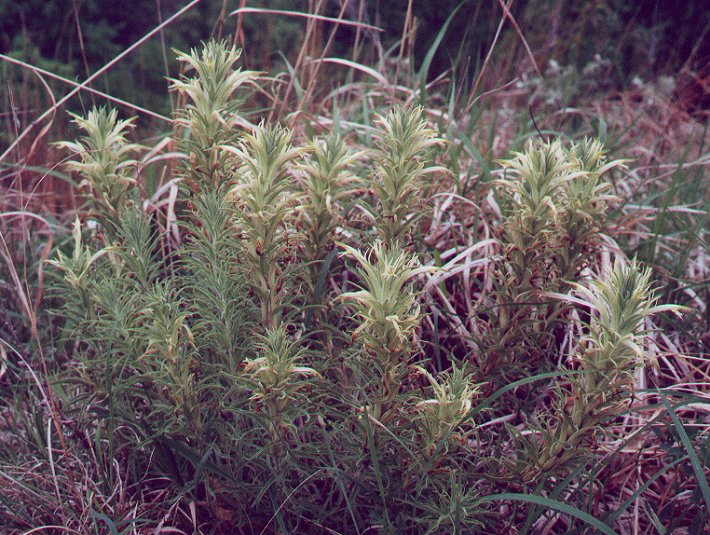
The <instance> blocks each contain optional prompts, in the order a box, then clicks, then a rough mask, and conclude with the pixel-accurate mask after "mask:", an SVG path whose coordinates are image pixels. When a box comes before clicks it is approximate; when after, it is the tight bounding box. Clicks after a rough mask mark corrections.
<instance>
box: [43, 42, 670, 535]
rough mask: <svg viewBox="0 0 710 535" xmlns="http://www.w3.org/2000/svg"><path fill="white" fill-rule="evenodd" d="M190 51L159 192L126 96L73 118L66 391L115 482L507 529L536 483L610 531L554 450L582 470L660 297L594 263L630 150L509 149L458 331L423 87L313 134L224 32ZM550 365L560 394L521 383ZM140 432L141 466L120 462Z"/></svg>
mask: <svg viewBox="0 0 710 535" xmlns="http://www.w3.org/2000/svg"><path fill="white" fill-rule="evenodd" d="M179 59H180V61H181V62H182V63H183V64H184V65H185V66H186V67H187V70H186V72H185V76H183V77H181V78H180V79H177V80H173V81H172V87H173V89H174V90H175V91H176V92H177V93H178V94H179V96H180V97H181V98H182V99H184V101H185V104H184V106H183V108H182V109H181V110H180V111H179V112H178V113H177V119H176V125H177V126H178V128H177V129H176V131H178V132H180V135H181V137H182V138H183V139H182V140H181V141H180V142H179V146H180V147H182V150H183V151H184V153H185V154H184V156H185V157H184V158H182V160H183V165H180V166H175V167H174V168H173V172H174V173H175V176H174V177H170V178H171V179H173V178H174V179H175V180H176V183H179V184H181V186H180V187H181V188H182V189H181V191H180V194H179V195H178V196H176V197H175V198H174V199H173V200H172V201H171V202H172V203H173V204H170V211H169V214H168V213H163V211H162V210H163V208H158V209H155V208H154V209H152V211H150V213H148V211H147V210H146V209H145V207H146V206H148V203H145V204H144V203H143V202H142V201H144V200H145V199H143V198H142V195H143V194H144V193H143V192H142V190H141V189H140V188H138V187H137V185H136V181H137V177H136V175H135V173H134V162H133V160H132V159H131V158H132V157H133V156H134V154H135V153H139V152H140V150H142V149H141V148H140V147H139V146H137V145H133V144H130V143H129V142H128V141H127V139H126V135H127V132H128V129H129V128H130V126H131V125H132V123H131V121H130V120H119V119H118V115H117V113H116V112H115V111H108V110H105V109H98V110H92V111H90V112H89V113H88V114H87V116H86V117H85V118H80V117H75V122H76V123H77V124H78V125H79V126H80V128H81V129H82V131H83V135H82V137H81V139H79V140H78V141H76V142H73V143H64V144H62V146H63V147H65V148H68V149H70V150H71V151H72V152H73V153H74V154H75V158H76V159H75V160H74V161H72V162H71V163H70V164H69V166H68V169H69V170H70V171H72V172H75V173H77V174H78V175H79V177H80V180H81V181H82V184H86V185H87V186H88V188H87V189H88V191H89V196H88V205H89V208H90V212H86V213H84V215H82V216H80V218H79V220H77V222H76V224H75V225H74V230H73V238H74V239H73V244H72V247H70V248H69V251H64V250H63V251H61V252H59V253H58V254H57V255H56V256H55V258H54V259H53V260H52V261H51V266H52V272H53V274H54V279H55V284H54V295H55V297H56V298H57V301H56V302H55V303H57V308H56V310H57V313H58V315H60V316H62V317H64V318H65V322H64V326H63V329H62V337H63V340H65V341H66V342H70V343H67V344H66V348H67V355H70V356H71V357H67V358H71V359H73V362H76V364H77V365H76V366H74V367H73V368H71V369H67V370H66V372H65V376H64V377H63V380H64V383H63V384H67V385H71V387H66V389H65V390H64V395H65V397H66V402H65V403H66V405H67V406H68V407H74V406H76V407H79V402H81V407H84V406H85V405H87V404H88V406H90V407H91V409H90V410H89V411H88V412H86V411H84V409H83V408H82V409H81V410H79V411H78V412H79V413H81V414H82V415H83V414H86V415H87V416H88V415H89V414H91V417H92V421H91V428H92V429H98V430H99V431H97V433H98V434H97V435H96V441H95V443H96V445H97V448H98V450H100V452H101V453H100V455H99V456H98V457H96V458H97V462H99V463H101V462H103V461H102V459H103V458H104V457H102V456H104V455H109V456H110V457H111V459H113V460H114V461H115V462H113V461H111V462H109V463H108V464H106V466H108V468H107V469H106V471H105V481H106V484H107V485H109V487H110V486H111V485H123V484H124V481H123V480H122V479H121V478H125V477H134V476H135V477H138V475H137V474H138V473H139V472H140V473H145V474H146V477H147V478H148V479H147V480H146V481H149V480H150V481H155V480H161V481H162V479H166V480H168V481H170V482H171V483H170V485H173V486H174V487H175V490H176V494H175V497H174V500H175V504H178V503H182V501H183V500H187V501H188V502H189V503H190V504H192V505H191V507H193V509H192V510H193V511H195V515H196V516H195V518H198V517H199V519H198V520H196V522H198V523H199V522H203V524H202V525H207V524H210V525H213V527H214V529H218V528H217V527H216V526H217V524H218V523H219V522H222V524H223V525H222V527H220V528H219V529H222V528H224V529H227V530H231V531H232V532H235V533H241V532H246V531H257V532H259V531H269V530H271V529H276V528H275V526H277V525H278V526H279V528H278V529H280V530H281V531H284V532H302V531H304V530H305V531H309V530H313V529H317V530H321V529H323V530H326V531H334V532H335V531H338V532H343V531H347V532H353V533H355V532H360V533H363V532H366V531H373V530H377V531H382V532H389V533H396V532H399V533H444V532H445V533H449V532H457V533H475V532H486V531H496V530H498V531H500V530H509V529H513V528H512V527H511V526H513V525H515V526H518V525H520V526H522V525H525V524H526V522H527V523H529V525H533V523H534V521H535V519H536V518H537V517H535V518H532V517H534V516H535V514H536V513H535V511H537V509H525V507H521V508H517V506H516V504H520V503H531V502H532V503H535V504H536V507H538V508H541V511H542V512H540V513H539V514H538V516H540V515H542V514H543V513H544V512H545V511H543V509H544V507H543V506H544V505H545V504H547V505H548V506H549V507H550V508H552V509H554V508H555V507H557V510H562V511H563V512H565V513H566V514H569V515H571V517H573V518H575V519H576V520H575V522H576V521H578V522H580V523H587V524H591V525H593V526H594V528H595V529H599V530H601V531H605V529H606V530H607V532H609V530H610V529H611V528H609V526H607V525H606V524H604V523H603V522H602V521H600V520H597V519H595V518H593V517H592V515H591V512H590V511H591V509H585V510H582V509H580V507H587V506H586V505H584V504H586V503H588V502H589V501H593V500H586V501H585V500H577V501H576V502H575V505H568V504H565V503H562V502H559V501H556V500H559V499H562V498H561V497H562V496H563V495H566V494H565V492H566V491H561V494H560V493H559V492H558V493H557V494H554V495H548V494H547V491H548V489H549V482H550V481H552V480H553V479H554V478H558V477H560V476H567V477H568V478H571V479H570V481H571V483H566V482H565V483H564V485H568V487H566V488H568V489H571V488H572V487H573V486H574V485H576V483H575V482H576V480H575V479H574V477H575V475H574V474H575V472H574V470H583V469H584V467H585V466H586V465H585V463H588V462H590V459H591V460H593V459H594V456H595V452H594V450H593V448H591V447H590V445H591V444H592V443H593V442H594V441H597V442H599V441H604V440H605V439H606V437H607V435H610V434H612V433H613V429H611V428H609V427H608V426H609V425H610V424H611V423H612V422H613V421H614V420H615V418H616V417H617V416H618V415H620V414H622V413H623V411H625V410H627V408H628V406H629V403H630V401H631V400H632V399H633V389H634V386H635V383H634V380H635V377H636V375H637V374H638V373H639V372H640V371H641V366H642V365H643V364H644V362H645V361H646V360H647V353H648V351H647V349H646V345H645V335H646V329H647V328H648V327H649V325H650V322H651V321H652V316H653V315H655V314H657V313H660V312H663V311H666V310H670V309H671V307H669V306H667V305H659V304H658V303H657V302H656V297H655V294H654V291H653V289H652V287H651V279H650V273H649V271H648V270H647V269H646V268H644V267H642V266H641V265H640V264H639V263H638V262H636V261H634V262H630V263H624V262H623V261H622V260H619V261H618V262H617V263H616V264H615V267H614V268H613V269H612V270H611V271H609V272H608V273H606V272H605V273H603V274H602V276H601V277H599V280H595V279H594V278H593V277H592V274H593V273H596V272H599V271H600V270H599V266H600V262H599V258H600V254H601V253H602V252H603V251H604V247H605V238H604V232H605V229H606V220H607V217H608V205H609V204H610V203H611V202H613V197H612V196H611V195H610V186H609V183H608V182H607V181H606V180H605V177H606V176H607V174H608V173H615V172H619V171H621V170H622V168H623V162H621V161H618V160H615V161H608V160H607V159H606V156H605V152H604V147H603V146H602V145H601V143H600V142H599V141H596V140H587V139H585V140H581V141H578V142H574V143H571V144H569V145H563V144H562V143H561V142H559V141H549V142H533V143H531V144H530V145H529V146H528V147H527V148H526V149H525V150H523V151H522V152H520V153H515V154H513V155H512V157H511V158H510V159H508V160H505V161H503V162H502V163H501V165H502V177H501V178H500V180H498V181H496V182H495V183H494V186H495V187H497V188H498V191H499V192H500V193H501V194H502V195H501V200H502V202H501V204H500V205H501V208H502V216H501V218H500V219H499V220H497V221H492V222H491V224H490V225H489V228H492V229H494V232H497V233H496V234H495V235H494V237H495V240H493V239H491V240H490V241H496V243H497V247H498V251H499V253H500V254H499V255H498V256H497V257H496V258H493V259H490V261H488V260H487V259H485V258H481V259H480V265H483V263H484V262H487V264H488V265H489V266H491V267H490V273H489V274H488V275H489V280H491V281H493V282H492V283H490V284H488V285H482V286H481V288H482V290H481V294H480V303H479V306H478V308H476V307H475V306H474V307H473V309H472V310H473V313H472V314H471V315H470V317H466V318H463V319H461V318H458V320H459V322H458V323H457V324H456V325H457V326H456V329H458V331H457V332H460V331H461V329H464V330H465V329H466V328H467V326H469V327H471V326H473V327H475V328H472V327H471V332H476V333H483V334H482V335H481V336H478V337H477V338H476V340H475V343H474V344H472V346H474V347H475V348H476V350H475V351H473V350H472V351H470V352H469V353H465V354H464V353H460V352H458V353H456V354H454V353H453V351H449V350H448V348H447V347H446V346H445V345H442V343H441V340H440V338H439V335H440V326H442V325H444V324H445V323H446V322H447V321H451V322H452V324H453V321H454V319H457V318H455V316H456V314H457V313H458V311H457V309H455V308H454V307H451V308H449V309H446V310H440V309H436V310H435V309H434V308H432V309H431V310H435V311H436V321H428V319H429V316H428V315H429V311H430V309H429V308H428V305H429V304H430V303H429V302H428V301H425V299H423V297H422V296H423V295H424V292H423V288H424V287H425V285H426V282H427V280H428V279H429V277H432V276H436V273H440V271H439V269H440V268H435V267H434V266H435V265H441V264H440V262H439V261H438V260H437V259H438V258H440V253H441V254H444V253H446V254H449V252H443V253H442V251H438V250H435V248H434V246H433V245H431V244H432V243H434V242H433V241H431V240H424V239H422V238H423V237H424V236H423V235H424V234H425V233H426V232H427V231H428V229H429V227H430V226H431V224H430V223H431V222H430V221H429V218H430V217H431V214H432V202H431V198H432V195H431V192H432V191H434V189H433V188H434V185H435V183H436V182H437V181H439V182H441V180H443V179H444V178H445V177H447V176H448V175H447V173H448V171H446V170H445V169H444V168H443V166H442V165H441V163H440V162H438V161H436V160H435V154H436V151H435V150H433V149H434V148H435V147H439V148H442V147H443V148H442V150H445V148H446V146H447V145H445V144H443V142H442V139H441V138H440V136H439V134H438V130H437V129H436V128H434V127H433V125H432V123H431V121H430V119H429V117H430V116H429V115H428V113H427V111H426V110H425V109H424V108H422V107H408V108H407V107H401V106H397V107H394V108H393V109H390V110H382V111H381V113H380V114H378V115H376V118H375V120H374V124H373V125H372V127H370V125H366V126H367V127H368V128H367V129H366V130H367V132H368V136H370V138H369V139H372V140H373V142H372V146H371V147H366V146H364V145H365V144H366V143H365V140H366V138H364V137H363V136H362V135H361V132H362V129H361V130H354V131H352V132H349V131H339V133H338V135H335V134H330V133H328V132H323V128H322V125H320V126H319V127H318V128H317V129H315V130H316V131H317V134H318V135H317V136H313V138H312V139H306V138H305V137H304V134H303V133H302V131H303V130H304V129H301V128H298V125H291V126H292V128H288V127H286V126H284V125H280V124H276V123H273V124H271V123H268V122H261V123H260V124H259V125H258V126H253V125H252V124H251V123H249V122H247V121H245V120H243V118H242V115H241V114H242V111H241V110H242V108H241V107H240V106H241V104H240V101H241V100H242V99H241V96H242V95H241V93H242V90H243V89H244V88H245V87H246V86H247V85H253V84H258V83H259V80H258V78H257V75H256V74H255V73H253V72H249V71H242V70H240V69H239V67H238V66H237V62H238V59H239V51H238V50H236V49H235V48H233V47H230V46H227V45H226V44H224V43H217V42H214V41H213V42H210V43H207V44H206V45H205V46H204V48H203V49H201V50H193V51H192V52H191V53H190V54H182V53H180V54H179ZM255 122H259V121H255ZM305 130H306V131H309V129H308V128H306V129H305ZM437 187H439V185H437ZM167 205H168V203H163V204H160V205H159V206H163V207H164V206H167ZM165 210H167V208H165ZM479 215H480V216H481V217H483V216H484V215H485V214H483V213H481V214H479ZM485 217H488V215H485ZM82 219H83V220H84V222H83V223H82V222H81V220H82ZM175 220H177V221H175ZM87 221H88V222H87ZM168 221H170V224H168ZM496 223H498V226H497V227H496ZM457 224H460V223H457ZM496 228H497V229H498V230H497V231H496V230H495V229H496ZM175 232H179V233H180V234H181V236H180V238H181V239H179V240H171V239H166V236H167V235H168V234H170V233H173V234H174V233H175ZM471 232H475V229H472V230H471ZM471 238H472V240H474V241H475V239H476V237H475V236H472V237H471ZM472 250H475V249H472ZM454 254H456V252H455V251H454ZM472 254H474V253H472ZM454 275H456V276H470V275H471V274H470V273H468V272H463V271H460V272H457V273H456V274H452V277H451V278H449V279H446V278H441V279H439V280H441V281H442V282H440V286H438V289H440V290H441V292H442V294H443V293H444V292H445V291H446V290H447V288H446V284H448V282H447V281H450V280H452V278H453V276H454ZM561 337H563V338H564V339H565V340H566V343H565V345H564V349H563V347H562V344H561V343H560V339H561ZM434 355H436V358H434ZM540 372H550V373H547V374H546V375H544V380H545V381H547V383H545V384H547V385H548V387H549V389H550V390H551V391H552V392H553V395H552V401H550V399H549V397H548V398H547V399H546V400H545V399H542V398H540V400H539V402H535V401H534V399H533V398H534V395H533V394H534V393H533V394H531V393H530V391H529V390H525V388H531V386H529V385H532V386H535V385H537V384H539V383H537V381H539V379H537V378H536V377H534V375H535V374H536V373H540ZM555 372H557V373H555ZM514 381H518V382H517V383H514ZM523 387H525V388H523ZM495 389H497V390H495ZM489 390H492V391H493V393H492V394H491V395H488V394H485V395H486V396H487V397H486V398H484V392H486V391H489ZM71 392H74V393H75V394H76V395H75V396H74V394H72V393H71ZM518 394H520V395H521V396H527V397H528V401H526V403H528V404H527V405H525V404H524V403H523V402H522V401H519V400H518V399H517V398H516V399H512V398H514V397H516V396H517V395H518ZM72 396H74V397H72ZM70 398H71V399H70ZM530 399H533V401H529V400H530ZM505 403H508V404H509V405H507V406H506V405H504V404H505ZM533 403H536V404H534V405H533ZM511 407H512V408H511ZM531 407H532V408H531ZM508 409H510V410H509V414H508V413H506V411H507V410H508ZM489 414H491V415H493V416H494V417H493V416H492V418H493V419H492V420H491V421H486V417H487V415H489ZM82 417H83V416H82ZM506 425H507V426H508V428H509V429H510V433H506V432H505V429H504V427H505V426H506ZM104 444H106V445H107V448H104ZM98 450H97V451H98ZM133 450H135V451H138V452H140V459H142V460H141V463H142V464H141V465H140V466H141V470H142V471H141V470H136V471H135V473H133V474H124V473H123V472H122V471H121V464H120V462H119V459H124V458H131V459H134V457H131V455H133V454H132V453H130V452H132V451H133ZM105 452H108V453H105ZM131 462H134V461H131ZM136 462H137V461H136ZM102 466H103V465H102ZM166 476H167V477H166ZM580 477H581V476H580ZM151 478H152V479H151ZM551 478H552V479H551ZM554 480H555V481H557V479H554ZM565 481H566V480H565ZM131 484H132V485H134V486H136V488H137V487H139V486H140V482H139V481H131ZM146 485H147V486H148V487H150V485H152V483H146ZM583 487H584V485H580V488H583ZM575 488H576V487H575ZM171 489H172V487H171ZM160 492H163V491H162V490H161V491H160ZM164 492H172V490H170V491H168V490H165V491H164ZM556 492H557V491H556ZM584 492H587V491H584ZM592 492H593V491H592V490H589V491H588V493H592ZM531 493H532V494H531ZM534 493H538V494H534ZM589 495H590V496H591V494H589ZM171 496H172V494H171ZM170 499H173V498H170ZM195 504H199V506H195ZM558 506H559V507H558ZM552 509H550V510H552ZM202 510H204V513H202V512H200V511H202ZM102 514H103V512H102ZM528 516H531V518H528ZM107 518H108V516H107ZM203 518H204V520H203ZM215 519H219V520H215ZM535 525H536V526H537V524H535ZM580 525H581V524H580ZM569 526H576V524H569ZM190 529H192V528H190ZM195 529H202V527H200V528H195ZM570 529H572V528H570ZM575 529H576V528H575ZM580 529H581V528H580Z"/></svg>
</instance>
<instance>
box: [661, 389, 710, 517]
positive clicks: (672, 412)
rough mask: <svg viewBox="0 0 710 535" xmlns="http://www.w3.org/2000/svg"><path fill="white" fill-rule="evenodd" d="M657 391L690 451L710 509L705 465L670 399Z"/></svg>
mask: <svg viewBox="0 0 710 535" xmlns="http://www.w3.org/2000/svg"><path fill="white" fill-rule="evenodd" d="M656 393H657V394H658V395H659V396H660V398H661V401H662V402H663V405H665V407H666V410H667V411H668V414H669V415H670V417H671V420H673V425H674V426H675V428H676V431H677V432H678V436H679V437H680V440H681V442H682V443H683V446H684V447H685V451H687V452H688V458H689V459H690V464H691V465H692V466H693V471H694V472H695V477H696V478H697V479H698V486H699V487H700V490H701V492H702V493H703V499H704V500H705V505H706V507H707V508H708V510H710V485H708V480H707V477H706V476H705V471H704V470H703V466H702V464H701V463H700V459H698V454H697V453H696V452H695V448H693V444H692V442H690V437H689V436H688V433H686V432H685V428H684V427H683V424H682V423H681V421H680V418H678V415H677V414H676V413H675V410H674V409H673V407H671V404H670V403H668V399H667V398H666V396H665V394H664V393H663V392H661V391H660V390H659V389H657V390H656Z"/></svg>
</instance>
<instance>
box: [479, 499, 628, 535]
mask: <svg viewBox="0 0 710 535" xmlns="http://www.w3.org/2000/svg"><path fill="white" fill-rule="evenodd" d="M501 500H509V501H517V502H525V503H533V504H535V505H542V506H543V507H547V508H548V509H554V510H555V511H560V512H561V513H566V514H568V515H570V516H573V517H575V518H578V519H579V520H581V521H583V522H586V523H587V524H589V525H590V526H592V527H594V528H596V529H598V530H599V531H601V532H602V533H605V534H607V535H616V532H615V531H614V530H613V529H611V528H610V527H609V526H607V525H606V524H605V523H604V522H602V521H601V520H598V519H596V518H594V517H593V516H592V515H590V514H589V513H585V512H584V511H582V510H580V509H577V508H576V507H572V506H571V505H567V504H566V503H562V502H558V501H557V500H551V499H550V498H545V497H543V496H534V495H531V494H519V493H516V492H504V493H502V494H491V495H490V496H484V497H482V498H479V499H478V503H486V502H496V501H501Z"/></svg>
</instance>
